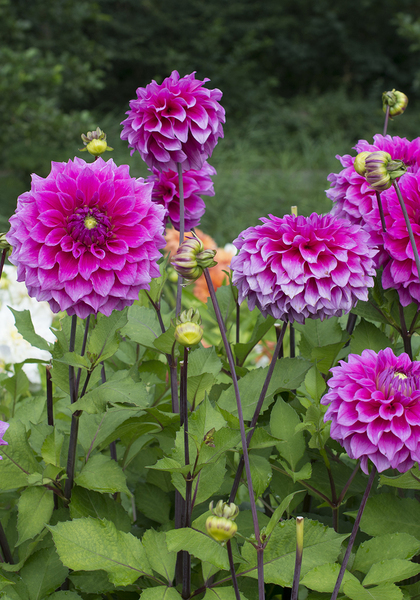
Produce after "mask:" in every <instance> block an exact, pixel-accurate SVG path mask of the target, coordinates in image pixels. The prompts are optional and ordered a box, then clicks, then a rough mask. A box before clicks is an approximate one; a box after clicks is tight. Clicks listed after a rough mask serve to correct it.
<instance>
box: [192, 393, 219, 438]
mask: <svg viewBox="0 0 420 600" xmlns="http://www.w3.org/2000/svg"><path fill="white" fill-rule="evenodd" d="M225 425H226V421H225V419H224V418H223V417H222V415H221V414H220V412H218V411H217V410H216V409H215V408H213V406H212V405H211V402H210V401H209V399H208V398H207V397H206V398H205V399H204V401H203V402H202V403H201V404H200V406H199V407H198V409H197V410H195V411H194V412H192V413H191V415H190V417H189V420H188V431H189V433H190V434H191V435H194V436H195V437H196V439H197V440H200V442H202V441H203V440H204V439H205V437H206V435H207V434H208V432H209V431H210V430H212V429H214V430H215V431H214V432H213V436H212V437H213V443H215V442H214V434H215V433H216V430H217V431H218V430H219V429H221V428H222V427H224V426H225ZM200 445H201V444H200Z"/></svg>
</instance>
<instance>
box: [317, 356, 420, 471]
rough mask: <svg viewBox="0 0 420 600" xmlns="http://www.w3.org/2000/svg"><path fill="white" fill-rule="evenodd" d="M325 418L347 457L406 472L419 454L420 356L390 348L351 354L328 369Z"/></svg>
mask: <svg viewBox="0 0 420 600" xmlns="http://www.w3.org/2000/svg"><path fill="white" fill-rule="evenodd" d="M331 372H332V374H333V376H332V377H331V378H330V379H329V381H328V386H329V388H330V389H329V391H328V393H327V394H325V396H324V397H323V398H322V400H321V403H322V404H325V405H329V406H328V409H327V412H326V413H325V416H324V420H325V421H331V432H330V435H331V437H332V438H333V439H334V440H337V441H338V442H339V443H340V444H341V445H342V446H343V447H344V448H345V450H346V452H347V454H348V455H349V456H350V458H355V459H360V464H361V468H362V470H363V471H364V472H365V473H367V472H368V459H370V460H371V461H372V462H373V464H374V465H375V466H376V468H377V469H378V471H379V472H381V471H384V470H385V469H389V468H391V467H392V468H393V469H398V470H399V471H400V473H404V472H405V471H408V469H411V467H412V466H413V464H414V463H415V462H416V461H419V460H420V445H419V443H420V362H418V361H412V360H410V358H409V356H408V354H401V355H400V356H395V355H394V353H393V352H392V350H391V348H386V349H385V350H380V351H379V352H378V354H376V352H374V351H373V350H364V351H363V352H362V354H361V356H358V355H357V354H350V355H349V357H348V362H347V363H346V362H345V361H343V360H341V361H340V366H338V367H334V368H333V369H331Z"/></svg>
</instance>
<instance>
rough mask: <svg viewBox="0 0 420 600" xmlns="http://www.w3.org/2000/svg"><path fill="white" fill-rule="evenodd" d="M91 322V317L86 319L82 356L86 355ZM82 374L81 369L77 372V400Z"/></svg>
mask: <svg viewBox="0 0 420 600" xmlns="http://www.w3.org/2000/svg"><path fill="white" fill-rule="evenodd" d="M89 322H90V315H88V316H87V317H86V323H85V332H84V334H83V342H82V350H81V352H80V354H81V356H83V355H84V353H85V350H86V344H87V338H88V334H89ZM81 374H82V369H79V370H78V371H77V377H76V391H75V395H76V398H77V395H78V393H79V384H80V376H81Z"/></svg>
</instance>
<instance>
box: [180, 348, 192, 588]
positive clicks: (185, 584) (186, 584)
mask: <svg viewBox="0 0 420 600" xmlns="http://www.w3.org/2000/svg"><path fill="white" fill-rule="evenodd" d="M187 376H188V348H184V360H183V364H182V366H181V382H180V383H181V387H180V423H181V427H182V425H183V426H184V460H185V464H186V465H189V464H190V448H189V441H188V402H187ZM191 495H192V477H191V473H190V472H188V474H187V478H186V483H185V502H184V506H183V508H184V510H183V515H182V517H183V518H182V526H183V527H191ZM182 562H183V568H182V594H181V595H182V597H183V598H184V599H186V598H189V597H190V595H191V556H190V554H189V553H188V552H186V551H183V552H182Z"/></svg>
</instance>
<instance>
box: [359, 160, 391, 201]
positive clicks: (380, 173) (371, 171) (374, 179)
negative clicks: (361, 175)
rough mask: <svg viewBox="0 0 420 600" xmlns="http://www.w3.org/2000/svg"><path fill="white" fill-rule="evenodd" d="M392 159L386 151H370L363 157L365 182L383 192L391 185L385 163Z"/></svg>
mask: <svg viewBox="0 0 420 600" xmlns="http://www.w3.org/2000/svg"><path fill="white" fill-rule="evenodd" d="M391 161H392V158H391V155H390V154H388V152H382V151H378V152H370V153H369V156H367V157H366V159H365V169H366V172H365V177H366V180H367V182H368V183H369V185H370V186H371V187H373V189H374V190H376V191H377V192H383V191H384V190H387V189H388V188H389V187H391V185H392V181H391V177H390V175H389V173H388V170H387V165H388V163H389V162H391Z"/></svg>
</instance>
